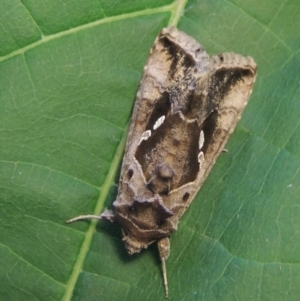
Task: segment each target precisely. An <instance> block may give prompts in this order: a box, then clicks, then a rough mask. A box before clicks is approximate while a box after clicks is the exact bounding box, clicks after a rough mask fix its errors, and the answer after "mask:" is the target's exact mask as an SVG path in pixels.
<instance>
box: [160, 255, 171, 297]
mask: <svg viewBox="0 0 300 301" xmlns="http://www.w3.org/2000/svg"><path fill="white" fill-rule="evenodd" d="M161 263H162V272H163V277H164V286H165V292H166V298H167V299H168V298H169V287H168V277H167V267H166V260H165V259H164V258H162V259H161Z"/></svg>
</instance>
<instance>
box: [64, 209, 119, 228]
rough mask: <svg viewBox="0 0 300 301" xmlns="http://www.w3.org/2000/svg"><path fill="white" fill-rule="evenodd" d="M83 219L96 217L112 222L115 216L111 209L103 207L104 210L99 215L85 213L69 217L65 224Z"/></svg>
mask: <svg viewBox="0 0 300 301" xmlns="http://www.w3.org/2000/svg"><path fill="white" fill-rule="evenodd" d="M85 219H98V220H105V221H110V222H114V220H115V216H114V214H113V212H112V211H111V210H107V209H105V210H104V212H103V213H102V214H101V215H93V214H86V215H79V216H76V217H74V218H71V219H69V220H67V221H66V223H67V224H69V223H73V222H77V221H81V220H85Z"/></svg>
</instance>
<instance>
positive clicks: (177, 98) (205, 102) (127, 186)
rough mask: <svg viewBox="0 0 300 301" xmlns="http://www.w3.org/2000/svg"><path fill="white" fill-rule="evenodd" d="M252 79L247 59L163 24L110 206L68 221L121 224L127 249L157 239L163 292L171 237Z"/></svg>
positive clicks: (236, 117) (238, 114)
mask: <svg viewBox="0 0 300 301" xmlns="http://www.w3.org/2000/svg"><path fill="white" fill-rule="evenodd" d="M255 77H256V64H255V62H254V60H253V59H252V58H250V57H243V56H240V55H238V54H234V53H223V54H220V55H218V56H213V57H212V58H210V57H209V55H208V54H207V53H206V52H205V50H204V48H203V47H202V46H201V45H200V44H199V43H198V42H197V41H196V40H194V39H193V38H192V37H189V36H188V35H186V34H185V33H183V32H181V31H178V30H177V29H176V28H174V27H169V28H165V29H163V30H162V32H161V33H160V35H159V36H158V37H157V39H156V41H155V43H154V46H153V47H152V50H151V52H150V56H149V59H148V63H147V65H146V67H145V68H144V74H143V77H142V80H141V83H140V87H139V90H138V93H137V97H136V102H135V107H134V111H133V116H132V121H131V126H130V130H129V134H128V139H127V145H126V150H125V155H124V159H123V164H122V170H121V176H120V182H119V190H118V196H117V199H116V201H115V202H114V203H113V209H112V210H107V209H106V210H105V211H104V212H103V213H102V214H101V215H100V216H94V215H83V216H79V217H77V218H74V219H71V220H70V221H69V222H72V221H77V220H80V219H91V218H96V219H102V220H107V221H111V222H116V223H118V224H120V226H121V227H122V233H123V240H124V243H125V246H126V249H127V251H128V252H129V253H130V254H133V253H137V252H140V251H141V250H142V249H145V248H147V247H148V246H149V245H150V244H152V243H154V242H156V243H157V244H158V249H159V255H160V258H161V260H162V264H163V276H164V277H163V279H164V284H165V290H166V296H168V285H167V276H166V264H165V261H166V259H167V258H168V256H169V253H170V241H169V236H170V234H171V233H172V232H174V231H176V230H177V226H178V222H179V219H180V217H181V216H182V214H183V213H184V212H185V210H186V209H187V208H188V206H189V205H190V203H191V202H192V201H193V199H194V197H195V195H196V193H197V192H198V191H199V189H200V187H201V186H202V184H203V182H204V180H205V179H206V177H207V176H208V174H209V172H210V170H211V168H212V166H213V165H214V163H215V161H216V159H217V157H218V156H219V154H220V153H221V151H222V150H223V149H224V146H225V144H226V142H227V141H228V139H229V137H230V135H231V133H232V132H233V130H234V128H235V126H236V124H237V122H238V121H239V119H240V118H241V115H242V113H243V110H244V108H245V106H246V104H247V102H248V99H249V96H250V94H251V91H252V88H253V85H254V82H255Z"/></svg>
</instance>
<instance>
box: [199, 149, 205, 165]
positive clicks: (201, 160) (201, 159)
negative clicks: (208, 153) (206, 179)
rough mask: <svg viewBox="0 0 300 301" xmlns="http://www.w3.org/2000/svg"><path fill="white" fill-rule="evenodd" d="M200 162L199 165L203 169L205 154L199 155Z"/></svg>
mask: <svg viewBox="0 0 300 301" xmlns="http://www.w3.org/2000/svg"><path fill="white" fill-rule="evenodd" d="M198 162H199V165H200V168H201V165H202V164H203V162H204V153H203V152H200V153H199V155H198Z"/></svg>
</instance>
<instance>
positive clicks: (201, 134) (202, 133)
mask: <svg viewBox="0 0 300 301" xmlns="http://www.w3.org/2000/svg"><path fill="white" fill-rule="evenodd" d="M203 145H204V132H203V131H201V132H200V136H199V149H201V148H202V147H203Z"/></svg>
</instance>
